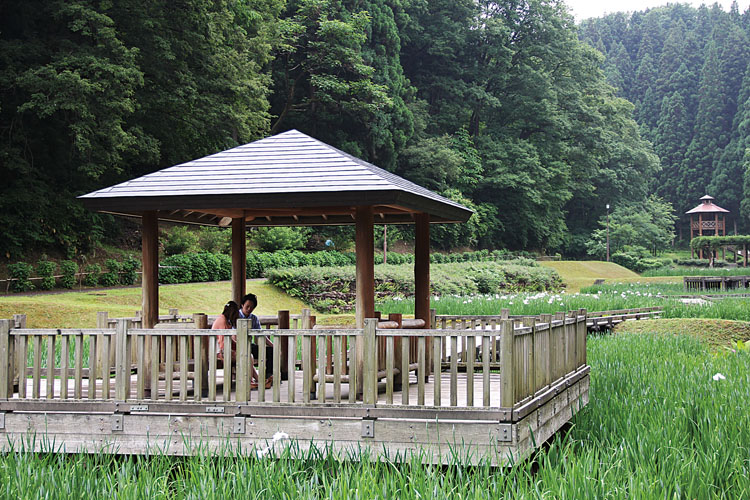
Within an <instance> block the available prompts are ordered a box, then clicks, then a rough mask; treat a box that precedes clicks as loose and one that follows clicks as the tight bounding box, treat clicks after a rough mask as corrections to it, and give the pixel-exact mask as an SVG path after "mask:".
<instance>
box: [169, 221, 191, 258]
mask: <svg viewBox="0 0 750 500" xmlns="http://www.w3.org/2000/svg"><path fill="white" fill-rule="evenodd" d="M197 244H198V235H197V234H195V232H193V231H191V230H190V229H188V228H187V227H185V226H175V227H173V228H172V229H171V230H170V231H169V232H168V233H167V237H166V239H165V240H164V253H165V254H166V255H178V254H181V253H185V252H187V251H188V250H190V249H192V248H194V247H195V246H196V245H197Z"/></svg>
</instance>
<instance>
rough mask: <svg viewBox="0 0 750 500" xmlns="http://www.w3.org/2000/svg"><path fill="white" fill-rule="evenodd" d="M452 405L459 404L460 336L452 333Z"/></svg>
mask: <svg viewBox="0 0 750 500" xmlns="http://www.w3.org/2000/svg"><path fill="white" fill-rule="evenodd" d="M451 406H458V336H457V335H451Z"/></svg>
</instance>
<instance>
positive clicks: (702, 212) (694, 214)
mask: <svg viewBox="0 0 750 500" xmlns="http://www.w3.org/2000/svg"><path fill="white" fill-rule="evenodd" d="M728 213H729V210H727V209H725V208H721V207H720V206H718V205H716V204H715V203H714V198H713V196H709V195H706V196H704V197H702V198H701V204H700V205H698V206H697V207H695V208H693V209H691V210H688V211H687V212H685V214H686V215H689V216H690V239H691V240H692V239H693V238H695V237H696V236H726V235H727V223H726V215H725V214H728ZM690 255H691V257H695V250H693V249H692V248H691V250H690ZM698 258H700V259H703V258H705V257H704V255H703V250H702V249H701V250H699V254H698Z"/></svg>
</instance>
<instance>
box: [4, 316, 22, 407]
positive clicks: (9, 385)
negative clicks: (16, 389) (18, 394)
mask: <svg viewBox="0 0 750 500" xmlns="http://www.w3.org/2000/svg"><path fill="white" fill-rule="evenodd" d="M25 382H26V381H23V383H25ZM12 395H13V375H12V374H11V372H10V320H8V319H0V400H1V399H8V398H10V397H11V396H12Z"/></svg>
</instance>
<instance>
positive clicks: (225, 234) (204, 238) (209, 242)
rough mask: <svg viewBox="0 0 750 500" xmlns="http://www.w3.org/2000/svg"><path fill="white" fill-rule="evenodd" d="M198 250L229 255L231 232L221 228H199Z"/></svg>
mask: <svg viewBox="0 0 750 500" xmlns="http://www.w3.org/2000/svg"><path fill="white" fill-rule="evenodd" d="M198 248H200V249H201V250H202V251H203V252H208V253H221V254H229V253H230V252H231V251H232V231H230V230H229V229H226V228H221V227H209V226H201V227H200V228H199V229H198Z"/></svg>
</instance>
